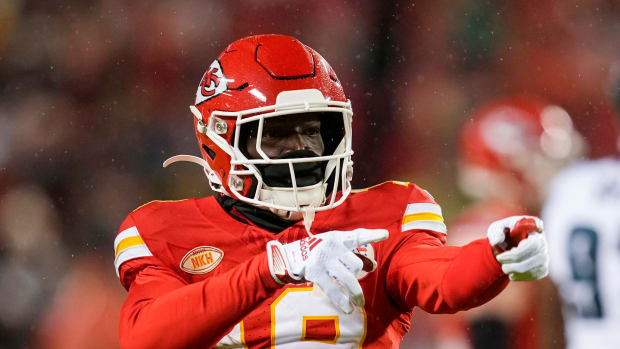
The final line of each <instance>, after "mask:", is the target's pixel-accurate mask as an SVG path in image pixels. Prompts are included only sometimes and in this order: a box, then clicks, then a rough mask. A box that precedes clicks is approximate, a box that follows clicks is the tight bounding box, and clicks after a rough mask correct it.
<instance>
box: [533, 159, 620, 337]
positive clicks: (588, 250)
mask: <svg viewBox="0 0 620 349" xmlns="http://www.w3.org/2000/svg"><path fill="white" fill-rule="evenodd" d="M550 189H551V190H550V193H549V198H548V200H547V202H546V204H545V207H544V209H543V213H542V216H543V220H544V222H545V231H546V232H547V236H548V239H549V253H550V257H551V261H550V275H551V278H552V279H553V281H554V282H555V283H556V285H557V286H558V289H559V291H560V295H561V296H562V300H563V303H564V309H563V313H564V322H565V326H566V339H567V342H568V348H571V349H575V348H600V349H603V348H620V160H618V159H611V158H608V159H601V160H595V161H583V162H579V163H577V164H576V165H573V166H571V167H569V168H567V169H566V170H564V171H562V172H561V173H560V174H559V175H558V176H557V177H556V178H555V179H554V180H553V182H552V184H551V188H550Z"/></svg>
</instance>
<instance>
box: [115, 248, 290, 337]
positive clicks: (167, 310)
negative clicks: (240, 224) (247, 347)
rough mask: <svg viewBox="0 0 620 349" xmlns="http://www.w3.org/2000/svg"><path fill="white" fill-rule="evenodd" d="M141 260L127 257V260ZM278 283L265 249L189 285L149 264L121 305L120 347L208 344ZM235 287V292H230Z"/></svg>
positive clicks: (162, 269)
mask: <svg viewBox="0 0 620 349" xmlns="http://www.w3.org/2000/svg"><path fill="white" fill-rule="evenodd" d="M132 262H133V263H140V262H139V261H135V260H134V261H129V262H127V263H132ZM278 287H280V285H278V284H276V283H275V281H273V279H272V278H271V275H270V274H269V267H268V265H267V257H266V253H264V254H261V255H258V256H256V257H255V258H252V259H250V260H248V261H247V262H246V263H243V264H240V265H239V266H238V267H237V268H234V269H231V270H230V271H228V272H227V273H224V274H220V275H218V276H217V277H213V278H208V279H205V280H203V281H201V282H197V283H194V284H187V282H185V281H184V280H183V279H181V278H180V277H179V276H178V275H176V274H175V273H172V272H170V271H169V270H166V269H165V268H162V267H158V266H148V267H146V268H144V269H142V270H141V271H140V272H139V273H138V274H137V275H136V277H135V279H134V281H133V282H132V283H131V287H130V288H129V295H128V296H127V300H126V301H125V304H124V305H123V308H122V310H121V325H120V339H121V345H122V347H123V348H199V347H200V348H209V347H212V346H215V344H216V343H217V342H218V341H219V340H220V338H221V337H222V336H223V335H224V334H226V333H228V332H229V331H230V330H231V329H232V327H233V326H234V325H235V324H237V323H238V322H239V321H241V319H242V318H243V316H244V315H245V314H247V313H248V312H249V311H250V310H251V309H252V308H254V307H255V306H256V304H257V303H259V302H260V301H262V300H264V299H265V298H267V297H268V296H270V295H271V294H272V293H273V291H274V290H276V289H277V288H278ZM233 290H234V292H233Z"/></svg>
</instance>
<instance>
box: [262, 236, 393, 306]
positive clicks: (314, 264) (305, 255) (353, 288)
mask: <svg viewBox="0 0 620 349" xmlns="http://www.w3.org/2000/svg"><path fill="white" fill-rule="evenodd" d="M387 237H388V231H387V230H385V229H363V228H359V229H355V230H350V231H337V230H334V231H330V232H327V233H322V234H317V235H314V236H313V237H307V238H305V239H301V240H297V241H293V242H291V243H289V244H282V243H280V242H279V241H277V240H273V241H269V243H267V257H268V259H269V271H270V272H271V276H272V277H273V278H274V280H276V282H278V283H281V284H286V283H293V284H299V283H304V282H308V281H309V282H314V283H315V284H316V285H318V286H319V287H320V288H321V289H322V290H323V292H325V294H326V295H327V297H328V298H329V299H330V300H331V302H332V303H333V304H334V305H336V306H337V307H338V308H340V309H341V310H342V311H343V312H345V313H347V314H350V313H351V312H353V305H357V306H359V307H362V306H364V294H363V292H362V287H361V286H360V284H359V282H358V281H357V278H356V275H357V274H358V273H359V272H360V271H361V270H365V271H373V270H374V267H376V263H374V261H372V262H371V263H367V261H362V257H361V256H360V255H356V254H354V253H353V252H352V250H353V249H354V248H356V247H359V246H362V245H365V244H368V243H371V242H377V241H381V240H385V239H387ZM352 304H353V305H352Z"/></svg>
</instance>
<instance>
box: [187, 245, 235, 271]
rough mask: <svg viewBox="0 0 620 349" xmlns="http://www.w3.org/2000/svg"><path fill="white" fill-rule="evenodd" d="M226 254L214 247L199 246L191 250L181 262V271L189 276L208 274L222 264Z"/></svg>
mask: <svg viewBox="0 0 620 349" xmlns="http://www.w3.org/2000/svg"><path fill="white" fill-rule="evenodd" d="M222 258H224V252H223V251H222V250H220V249H219V248H217V247H213V246H198V247H195V248H193V249H191V250H190V251H189V252H187V254H186V255H185V257H183V259H182V260H181V264H180V267H181V269H182V270H183V271H184V272H186V273H189V274H206V273H208V272H210V271H211V270H213V269H215V267H217V266H218V264H220V262H221V261H222Z"/></svg>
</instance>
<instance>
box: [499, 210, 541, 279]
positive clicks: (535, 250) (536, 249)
mask: <svg viewBox="0 0 620 349" xmlns="http://www.w3.org/2000/svg"><path fill="white" fill-rule="evenodd" d="M487 237H488V239H489V243H490V244H491V246H492V247H493V250H494V252H495V253H496V256H495V259H497V261H498V262H499V264H501V266H502V270H503V271H504V273H506V274H508V277H509V278H510V280H512V281H533V280H539V279H542V278H544V277H545V276H547V274H549V255H548V253H547V240H546V239H545V237H544V235H543V222H542V220H540V219H539V218H538V217H534V216H512V217H507V218H504V219H500V220H498V221H495V222H493V223H491V225H490V226H489V229H488V231H487Z"/></svg>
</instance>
